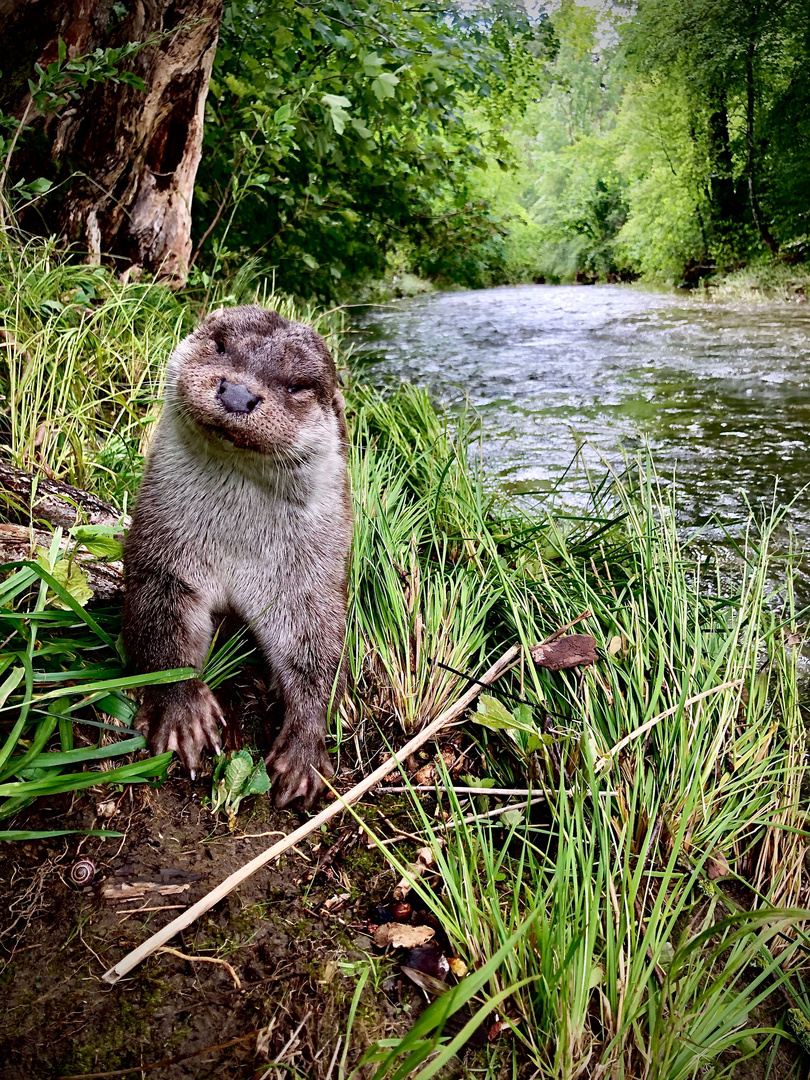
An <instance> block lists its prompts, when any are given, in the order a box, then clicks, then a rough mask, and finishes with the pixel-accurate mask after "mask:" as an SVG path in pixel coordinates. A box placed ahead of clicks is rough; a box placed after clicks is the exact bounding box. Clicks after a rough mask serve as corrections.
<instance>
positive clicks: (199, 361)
mask: <svg viewBox="0 0 810 1080" xmlns="http://www.w3.org/2000/svg"><path fill="white" fill-rule="evenodd" d="M166 400H167V404H168V405H169V407H170V408H172V409H173V411H174V412H175V414H176V415H177V416H178V417H181V418H182V419H183V421H184V422H186V423H190V424H192V425H193V426H194V427H196V428H197V429H199V431H200V432H201V433H202V434H203V435H204V436H205V437H206V438H207V439H208V440H209V441H211V442H213V443H219V444H224V445H231V446H233V447H236V448H237V449H240V450H247V451H252V452H254V453H257V454H267V455H270V456H272V457H292V458H299V459H300V458H306V457H308V456H309V455H310V454H312V453H314V452H317V451H319V450H321V449H326V448H331V447H334V446H335V444H336V442H339V441H342V440H343V436H344V428H343V397H342V395H341V393H340V391H339V390H338V389H337V376H336V372H335V362H334V360H333V359H332V357H331V355H330V353H329V350H328V349H327V347H326V343H325V342H324V340H323V338H322V337H321V336H320V335H319V334H316V333H315V331H314V330H311V329H310V328H309V327H307V326H303V325H302V324H301V323H293V322H290V321H289V320H288V319H284V318H282V316H281V315H278V314H276V312H274V311H267V310H265V309H264V308H260V307H236V308H222V309H221V310H219V311H213V312H212V313H211V314H210V315H209V316H208V317H207V318H206V319H204V320H203V322H202V323H200V325H199V326H198V327H197V329H196V330H195V331H194V333H193V334H190V335H189V337H187V338H186V339H185V340H184V341H183V342H182V343H181V344H180V345H179V346H178V348H177V349H176V350H175V351H174V353H173V354H172V356H171V358H170V360H169V364H168V368H167V371H166Z"/></svg>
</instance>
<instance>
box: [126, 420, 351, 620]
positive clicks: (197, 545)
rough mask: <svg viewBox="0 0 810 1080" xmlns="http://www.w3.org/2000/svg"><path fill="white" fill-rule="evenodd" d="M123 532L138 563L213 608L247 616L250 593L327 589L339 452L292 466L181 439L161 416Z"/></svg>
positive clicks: (340, 574) (343, 496)
mask: <svg viewBox="0 0 810 1080" xmlns="http://www.w3.org/2000/svg"><path fill="white" fill-rule="evenodd" d="M133 533H134V536H133V537H132V538H131V539H135V538H137V548H138V556H139V561H141V560H142V559H143V558H144V557H147V558H149V559H150V560H152V561H154V562H155V563H157V564H158V565H160V566H162V567H163V568H164V569H165V570H166V571H167V572H168V573H171V574H172V575H174V576H176V577H178V578H180V580H182V581H183V582H185V583H186V584H187V585H188V586H190V587H191V588H193V589H194V590H195V592H197V593H199V594H201V595H205V596H206V598H207V600H208V601H209V603H210V604H211V605H212V607H214V608H216V609H219V610H223V611H224V610H234V611H236V612H237V613H239V614H243V615H247V614H249V613H250V611H251V609H252V608H253V607H254V604H253V598H254V597H262V602H263V603H264V602H266V601H267V600H268V599H269V600H271V602H272V601H274V600H275V599H277V598H278V596H279V594H280V593H286V592H289V591H290V590H298V591H300V592H303V593H304V594H312V593H313V592H317V591H320V589H323V588H328V587H330V586H331V587H334V584H335V582H336V580H341V579H343V578H345V572H346V559H347V555H348V549H349V543H350V518H349V509H348V481H347V477H346V463H345V458H344V456H343V454H342V453H341V450H340V448H339V445H338V444H337V443H336V444H335V445H333V446H327V447H324V448H323V449H322V450H321V452H320V453H318V454H315V455H311V456H310V457H309V458H308V459H307V460H304V461H299V462H295V463H291V462H289V461H282V462H276V461H274V460H272V459H271V458H269V457H267V456H260V455H256V454H252V455H249V454H245V453H244V452H241V451H238V450H234V451H231V452H228V451H227V450H220V449H219V448H218V447H212V446H210V445H209V444H207V443H206V442H205V441H204V440H202V439H199V438H188V437H184V433H183V432H182V431H178V429H177V427H176V425H174V424H173V423H172V421H171V419H170V418H169V419H168V420H167V422H166V423H164V422H161V425H160V427H159V430H158V431H157V432H156V435H155V440H154V445H153V447H152V452H151V454H150V463H149V467H148V469H147V473H146V476H145V478H144V483H143V486H142V489H141V494H140V499H139V503H138V508H137V512H136V516H135V523H134V525H133ZM133 546H135V545H133Z"/></svg>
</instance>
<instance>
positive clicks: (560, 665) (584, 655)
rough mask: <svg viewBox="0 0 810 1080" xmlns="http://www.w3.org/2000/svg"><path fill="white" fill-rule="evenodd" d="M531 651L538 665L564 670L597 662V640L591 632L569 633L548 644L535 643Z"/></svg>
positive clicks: (554, 669) (553, 669) (550, 669)
mask: <svg viewBox="0 0 810 1080" xmlns="http://www.w3.org/2000/svg"><path fill="white" fill-rule="evenodd" d="M529 652H530V654H531V658H532V660H534V662H535V664H537V665H538V667H543V668H547V669H548V670H549V671H563V670H564V669H565V668H572V667H577V666H578V665H582V666H586V665H588V664H594V663H596V640H595V639H594V638H593V637H591V635H590V634H567V635H565V637H560V638H557V640H556V641H549V642H548V643H547V644H546V645H535V646H534V648H532V649H530V650H529Z"/></svg>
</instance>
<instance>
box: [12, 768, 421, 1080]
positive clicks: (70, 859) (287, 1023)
mask: <svg viewBox="0 0 810 1080" xmlns="http://www.w3.org/2000/svg"><path fill="white" fill-rule="evenodd" d="M209 790H210V780H208V779H201V780H198V781H197V782H196V783H192V782H191V781H190V780H189V779H188V778H187V777H185V776H184V775H183V774H182V772H181V771H180V770H179V768H177V767H175V768H173V769H172V771H171V774H170V777H169V780H168V781H167V783H166V784H164V786H163V787H161V788H157V789H155V788H149V787H143V786H142V787H133V788H128V789H125V790H124V791H123V792H119V793H117V794H115V793H111V792H110V791H109V789H106V790H105V789H100V788H99V789H97V790H96V791H94V792H90V793H89V794H86V795H83V797H82V798H81V799H76V800H75V801H74V802H73V803H71V802H70V801H69V800H67V799H66V801H65V802H64V803H63V804H61V805H57V804H56V802H54V804H52V805H51V807H50V808H43V807H41V806H40V807H38V808H36V809H32V810H31V811H30V812H28V813H27V814H24V815H19V816H18V817H17V819H16V821H15V823H14V825H15V827H17V828H27V829H36V828H38V829H43V828H79V829H81V828H84V829H88V828H99V827H104V828H109V829H115V830H118V831H119V832H122V833H124V834H125V835H124V836H123V838H120V839H99V838H96V837H87V836H84V837H82V836H68V837H64V838H55V839H49V840H41V841H31V842H26V843H23V844H16V845H15V844H6V845H3V846H2V865H0V906H1V907H2V911H3V915H2V916H0V999H2V1002H3V1008H2V1016H0V1076H2V1077H3V1078H4V1080H36V1078H39V1077H43V1078H44V1077H48V1078H51V1077H65V1076H75V1075H86V1074H98V1073H105V1074H110V1075H111V1074H112V1073H113V1071H114V1070H127V1069H129V1070H131V1072H132V1075H136V1074H140V1071H141V1069H143V1070H144V1072H145V1073H146V1075H148V1076H149V1077H150V1078H154V1080H164V1078H165V1080H169V1078H170V1080H185V1078H189V1080H190V1078H195V1080H202V1078H205V1077H217V1078H218V1080H228V1078H234V1080H235V1078H237V1077H240V1078H241V1077H257V1078H258V1077H264V1076H265V1075H268V1077H269V1078H272V1080H275V1077H276V1076H279V1077H285V1078H286V1077H295V1076H298V1077H307V1078H310V1077H311V1078H313V1080H326V1078H330V1077H331V1078H334V1077H336V1076H337V1065H336V1061H339V1060H340V1058H341V1056H342V1054H343V1052H344V1048H345V1044H346V1035H347V1028H348V1020H349V1011H350V1006H351V1001H352V996H353V994H354V991H355V989H356V987H357V985H358V981H357V976H358V974H359V973H360V971H362V969H363V967H364V966H368V964H369V961H371V962H372V963H373V967H372V970H371V974H370V976H369V978H368V981H367V982H366V986H365V989H364V991H363V995H362V998H361V1000H360V1004H359V1007H358V1009H357V1013H356V1017H355V1019H354V1023H353V1025H352V1026H351V1029H350V1034H349V1051H348V1056H347V1064H348V1065H349V1066H352V1065H354V1064H356V1062H357V1061H358V1060H359V1058H360V1056H361V1055H362V1053H363V1052H364V1051H365V1050H366V1049H367V1047H368V1046H369V1045H370V1044H371V1043H373V1042H374V1041H375V1040H376V1039H378V1038H380V1037H384V1036H388V1035H393V1034H402V1033H404V1031H406V1030H407V1028H408V1027H409V1026H410V1024H411V1022H412V1017H413V1016H414V1015H415V1013H416V1011H418V1009H419V1008H420V1004H419V999H418V997H417V994H416V991H415V989H413V988H411V987H410V984H407V983H404V982H403V981H402V979H401V977H400V976H399V974H398V973H399V967H398V965H395V963H394V961H393V960H392V959H390V958H387V957H385V956H383V955H382V954H381V953H380V952H379V950H376V949H375V948H374V947H373V945H372V941H371V938H370V936H369V935H368V933H367V931H368V929H369V925H368V913H369V910H370V909H371V907H372V904H373V901H374V900H375V899H380V898H384V897H386V896H389V895H390V893H391V889H392V887H393V885H394V883H395V879H396V875H395V874H394V872H393V871H392V870H390V869H389V868H388V867H387V865H386V864H385V863H384V862H383V860H382V858H381V857H380V856H379V854H378V853H377V852H376V851H373V850H369V848H368V846H367V844H366V842H365V840H364V838H363V836H362V835H361V832H360V830H359V829H358V827H357V825H356V823H355V822H354V821H353V819H351V818H350V817H349V816H348V815H343V816H342V817H340V818H337V819H335V820H334V822H333V823H332V825H331V826H330V828H329V831H328V832H322V833H320V834H314V835H313V837H312V838H311V840H310V841H308V842H305V843H303V844H302V845H300V847H299V849H298V853H290V854H289V855H286V856H284V857H283V858H282V859H281V861H280V862H278V863H275V864H273V865H271V866H268V867H264V868H263V869H262V870H260V871H259V872H258V873H257V874H255V875H254V876H253V877H252V878H249V879H248V880H247V881H246V882H244V883H243V884H242V886H241V887H240V888H239V889H238V890H237V891H236V892H234V893H232V894H231V895H230V896H229V897H227V898H226V899H225V900H223V901H222V902H220V903H219V904H218V905H217V906H216V907H214V908H213V909H212V910H211V911H209V912H208V913H207V914H206V915H204V916H203V917H202V918H201V919H199V920H198V921H197V922H196V923H194V924H192V926H190V927H189V928H188V929H187V930H185V931H184V932H183V933H181V934H179V935H178V936H177V937H176V938H174V939H173V940H172V941H171V943H170V945H171V947H173V948H174V949H176V950H178V951H179V952H181V953H183V954H186V955H187V956H191V957H198V958H199V957H208V958H218V959H220V960H224V961H227V963H228V964H230V965H231V966H232V967H233V969H234V972H235V973H236V974H237V975H238V978H239V979H240V980H241V984H242V986H241V989H238V988H237V986H236V985H235V981H234V978H233V976H232V974H231V973H230V972H229V970H228V968H227V967H226V966H225V965H224V964H220V963H209V962H203V961H200V960H197V961H191V960H188V959H182V958H180V957H178V956H176V955H172V954H171V953H160V954H157V955H154V956H152V957H150V958H149V959H148V960H146V961H145V962H144V963H143V964H141V965H140V967H138V968H136V969H135V970H134V971H133V972H132V973H131V974H130V975H129V976H127V977H126V978H125V979H122V980H121V982H119V983H118V984H117V985H116V986H114V987H110V986H109V985H107V984H106V983H104V982H103V981H102V980H101V975H102V973H103V972H104V971H105V970H106V969H108V968H109V967H111V966H112V965H113V964H114V963H116V962H117V961H118V960H120V959H121V958H122V957H123V956H124V955H125V953H127V952H129V951H130V950H131V949H132V948H134V947H135V946H137V945H138V944H139V943H141V942H142V941H144V940H145V939H146V938H147V937H149V936H150V935H151V934H152V933H154V931H155V930H157V929H159V928H160V927H161V926H164V925H165V924H166V923H167V922H169V921H170V920H171V919H172V918H174V917H175V916H176V915H177V913H178V911H179V910H180V907H186V906H188V905H190V904H192V903H194V902H195V901H196V900H198V899H199V898H200V897H202V896H203V895H204V894H205V893H207V892H208V891H209V890H210V889H212V888H213V887H214V886H215V885H217V884H218V883H219V882H220V881H222V880H223V879H224V878H225V877H226V876H227V875H228V874H230V873H231V872H232V871H233V870H235V869H237V868H238V867H239V866H242V865H243V864H244V863H246V862H247V861H249V860H250V859H251V858H252V857H253V856H254V855H256V854H258V853H259V852H260V851H262V850H264V849H265V848H266V847H268V846H269V845H270V844H272V843H273V841H274V835H273V830H276V831H278V832H285V833H286V832H289V831H290V829H291V828H294V827H295V825H296V824H297V823H298V822H297V819H296V815H295V814H294V813H291V812H288V811H285V812H276V811H274V810H273V809H272V806H271V804H270V802H269V801H268V800H267V799H266V798H254V799H252V800H250V801H249V802H247V803H246V804H244V805H243V807H242V810H241V812H240V815H239V820H238V822H237V827H236V830H235V831H234V832H229V830H228V827H227V824H225V823H224V822H223V821H222V820H215V819H214V818H213V817H212V815H211V812H210V811H209V810H208V809H207V808H206V807H205V806H204V805H203V802H202V799H203V796H204V795H205V794H207V793H208V791H209ZM111 798H113V799H114V800H115V801H116V802H117V808H116V810H115V813H114V814H113V816H112V817H110V818H108V819H106V820H104V819H101V818H100V817H99V816H98V812H97V811H98V807H99V805H100V804H101V803H102V802H107V801H108V800H110V799H111ZM369 805H372V806H373V803H372V804H369ZM107 809H108V810H109V809H111V806H108V807H107ZM372 812H373V813H374V814H375V816H376V815H378V812H379V807H375V808H374V809H373V810H372ZM377 821H379V817H377ZM260 834H264V835H260ZM268 834H269V835H268ZM82 858H89V859H92V860H93V861H94V862H95V863H96V866H97V871H96V875H95V878H94V880H93V882H92V884H91V885H89V886H87V887H85V888H83V889H80V888H77V887H76V886H75V885H73V884H72V883H71V881H70V876H69V875H70V870H71V868H72V866H73V865H74V864H75V863H76V861H77V860H78V859H82ZM138 879H146V880H149V881H151V882H153V883H156V884H160V883H161V882H162V883H166V882H168V883H170V884H175V885H178V884H179V885H181V886H183V885H185V886H187V887H186V888H184V889H183V891H182V892H174V893H170V894H168V895H161V894H160V893H157V892H152V893H151V894H150V893H147V895H146V898H141V899H134V900H133V899H129V898H126V899H122V898H120V897H118V898H109V897H108V898H105V896H104V890H105V888H109V886H110V885H112V884H116V885H119V886H120V884H121V883H124V882H131V881H134V880H138ZM173 905H179V906H173ZM150 908H153V909H155V908H157V909H160V910H149V909H150ZM270 1062H278V1063H279V1064H280V1065H283V1066H286V1067H279V1068H278V1069H275V1068H272V1069H270V1072H269V1074H268V1072H267V1070H268V1068H269V1063H270ZM156 1063H160V1064H159V1065H157V1066H156ZM115 1075H120V1073H116V1074H115Z"/></svg>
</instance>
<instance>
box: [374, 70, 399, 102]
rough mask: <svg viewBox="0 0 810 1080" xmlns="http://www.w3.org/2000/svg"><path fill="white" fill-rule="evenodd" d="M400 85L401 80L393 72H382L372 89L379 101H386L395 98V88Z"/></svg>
mask: <svg viewBox="0 0 810 1080" xmlns="http://www.w3.org/2000/svg"><path fill="white" fill-rule="evenodd" d="M398 83H399V79H398V78H397V76H396V75H394V74H393V72H391V71H381V72H380V74H379V75H378V76H377V78H376V79H374V80H373V82H372V84H371V89H372V90H373V91H374V96H375V97H376V98H377V100H378V101H385V100H386V99H388V98H392V97H394V96H395V89H394V88H395V87H396V86H397V84H398Z"/></svg>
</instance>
